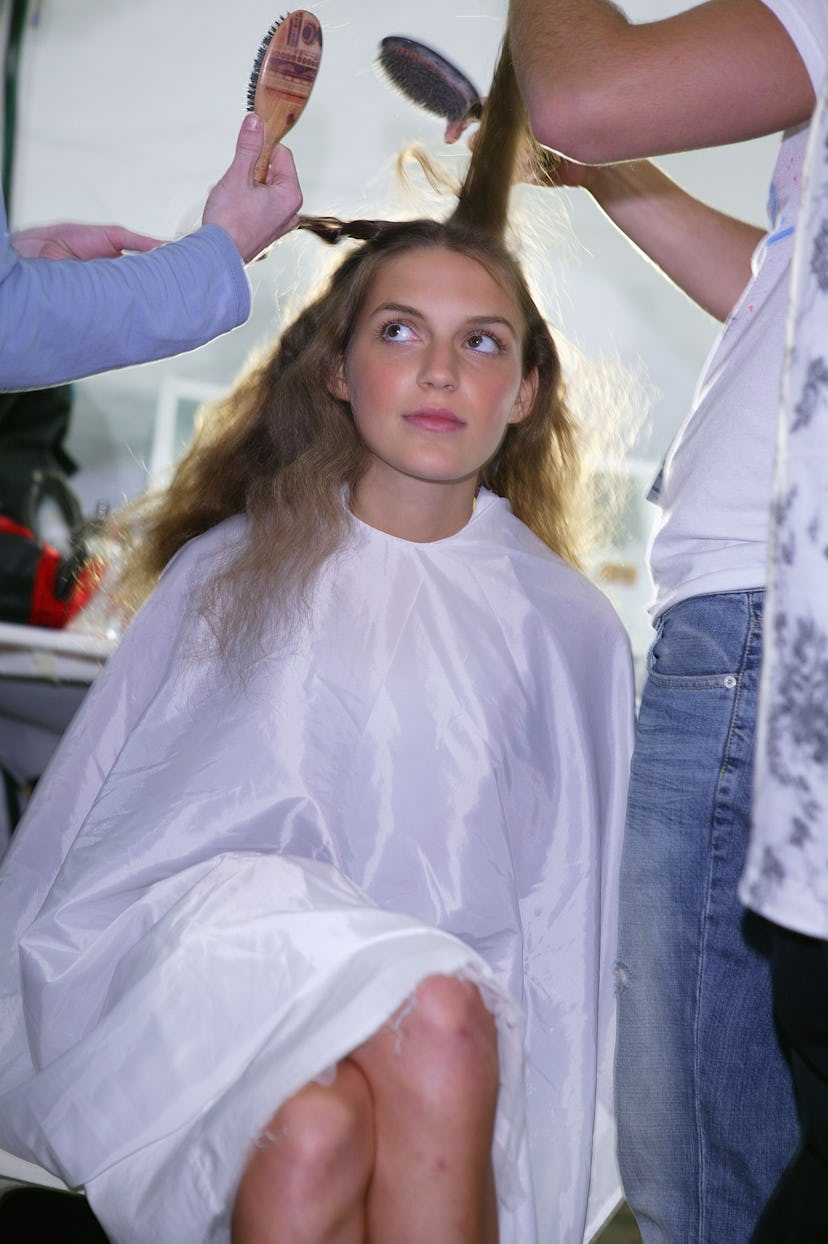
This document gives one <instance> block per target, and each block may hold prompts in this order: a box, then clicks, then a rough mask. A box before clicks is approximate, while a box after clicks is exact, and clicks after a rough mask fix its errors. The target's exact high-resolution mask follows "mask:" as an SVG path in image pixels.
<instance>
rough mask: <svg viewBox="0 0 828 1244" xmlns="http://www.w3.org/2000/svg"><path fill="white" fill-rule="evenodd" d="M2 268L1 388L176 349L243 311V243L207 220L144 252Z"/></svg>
mask: <svg viewBox="0 0 828 1244" xmlns="http://www.w3.org/2000/svg"><path fill="white" fill-rule="evenodd" d="M4 258H5V262H4V263H3V265H2V268H0V389H25V388H34V387H43V386H46V385H50V384H58V383H60V382H62V381H66V380H73V379H76V378H78V377H80V376H84V375H91V374H93V373H95V372H100V371H107V370H109V369H110V368H113V367H123V366H127V365H129V364H132V363H142V362H147V361H150V360H152V359H157V358H163V357H166V356H168V355H173V354H180V353H182V352H184V351H186V350H192V349H195V348H196V346H200V345H203V344H204V342H205V341H209V340H210V339H211V338H212V337H214V336H216V335H218V334H219V333H222V332H227V331H228V330H229V329H231V328H234V327H235V326H236V325H237V324H240V323H241V322H242V321H243V320H244V319H246V317H247V315H248V314H249V310H250V291H249V286H248V284H247V278H246V277H245V275H244V270H243V267H242V263H241V258H240V257H239V255H238V252H237V250H236V248H235V246H234V245H233V243H232V242H231V241H230V239H229V238H228V237H227V235H226V234H224V232H223V231H222V230H218V229H217V228H216V227H215V226H211V227H210V229H208V230H200V231H199V232H198V233H195V234H193V235H190V236H189V237H187V238H182V239H181V240H180V241H179V242H173V243H170V244H169V245H167V246H162V247H159V248H158V249H157V250H155V251H153V252H151V253H150V254H146V255H134V256H129V255H127V256H124V257H123V258H120V259H98V260H86V261H83V260H70V259H65V260H51V259H40V260H20V259H19V258H18V257H17V256H16V255H15V254H14V253H13V252H11V251H9V252H7V253H6V255H5V257H4Z"/></svg>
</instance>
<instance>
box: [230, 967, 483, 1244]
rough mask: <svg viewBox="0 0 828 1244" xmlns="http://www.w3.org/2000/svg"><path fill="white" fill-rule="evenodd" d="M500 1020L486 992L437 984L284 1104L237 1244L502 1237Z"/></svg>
mask: <svg viewBox="0 0 828 1244" xmlns="http://www.w3.org/2000/svg"><path fill="white" fill-rule="evenodd" d="M497 1091H498V1057H497V1035H496V1031H495V1025H494V1020H493V1018H492V1016H491V1014H490V1012H489V1011H488V1010H487V1009H486V1007H485V1006H484V1004H483V1002H482V1000H481V998H480V994H479V993H478V991H477V989H476V988H475V987H474V986H473V985H471V984H469V983H467V982H464V981H459V980H456V979H455V978H454V977H440V976H436V977H431V978H430V979H428V980H426V981H424V982H423V983H422V984H421V985H420V987H419V988H418V989H417V991H416V993H415V994H414V996H413V998H411V999H410V1000H409V1001H408V1002H406V1003H405V1005H404V1006H403V1007H402V1008H401V1010H400V1012H399V1013H398V1014H397V1016H395V1017H394V1019H393V1020H392V1021H390V1022H389V1023H388V1024H386V1025H385V1026H384V1027H383V1028H382V1029H381V1030H380V1031H379V1032H378V1033H376V1034H375V1035H374V1036H373V1037H372V1038H371V1039H370V1040H369V1041H367V1042H366V1043H365V1044H364V1045H362V1046H360V1047H359V1048H358V1049H357V1050H355V1051H354V1052H353V1053H352V1054H351V1056H350V1058H347V1059H345V1060H343V1062H341V1063H340V1064H339V1067H338V1069H337V1075H336V1080H335V1081H334V1083H333V1084H332V1085H330V1086H324V1087H323V1086H322V1085H319V1084H316V1083H313V1084H308V1085H306V1086H305V1087H304V1088H303V1089H301V1090H300V1092H298V1093H297V1094H296V1095H295V1096H294V1097H292V1098H291V1099H290V1100H289V1101H287V1102H285V1103H284V1105H282V1106H281V1107H280V1108H279V1110H277V1111H276V1113H275V1115H274V1116H273V1118H272V1119H271V1121H270V1123H269V1124H268V1126H267V1128H266V1129H265V1132H264V1134H263V1136H262V1138H261V1140H260V1142H259V1145H258V1146H257V1147H256V1149H254V1151H253V1153H252V1155H251V1157H250V1159H249V1161H248V1163H247V1166H246V1167H245V1170H244V1174H243V1176H242V1180H241V1183H240V1186H239V1191H238V1193H237V1196H236V1201H235V1205H234V1209H233V1222H232V1241H233V1244H366V1242H370V1244H389V1242H393V1244H423V1242H424V1241H428V1244H497V1238H498V1232H497V1204H496V1198H495V1192H494V1179H493V1176H492V1165H491V1147H492V1131H493V1127H494V1115H495V1106H496V1103H497Z"/></svg>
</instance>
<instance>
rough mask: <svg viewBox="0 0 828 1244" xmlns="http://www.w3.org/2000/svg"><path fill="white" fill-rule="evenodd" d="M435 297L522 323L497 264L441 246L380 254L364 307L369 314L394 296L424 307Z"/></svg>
mask: <svg viewBox="0 0 828 1244" xmlns="http://www.w3.org/2000/svg"><path fill="white" fill-rule="evenodd" d="M412 300H413V302H412ZM435 300H437V301H438V302H439V303H440V304H441V305H446V304H451V305H452V306H453V307H455V308H456V309H458V310H459V309H460V308H462V307H463V306H464V305H467V306H468V307H469V312H470V314H473V315H487V314H491V315H498V316H502V315H508V316H509V318H511V319H514V320H515V326H516V327H519V326H520V325H521V324H522V320H523V317H522V315H521V313H520V310H519V307H518V304H517V301H516V299H515V296H514V294H513V292H512V290H511V289H510V288H509V285H508V283H507V282H506V280H505V279H503V278H502V276H501V274H500V272H499V271H498V269H497V268H496V267H494V266H493V265H492V264H491V263H489V262H485V261H484V259H483V258H482V257H481V258H478V257H477V256H475V255H473V254H468V253H466V252H465V251H460V250H455V249H453V248H451V247H446V246H439V245H438V246H418V247H412V248H411V249H409V250H404V251H400V252H397V253H396V254H393V255H389V256H388V257H387V258H384V259H383V261H382V262H381V264H380V265H379V266H378V267H377V269H376V270H375V271H374V273H373V275H372V277H371V279H370V281H369V283H368V286H367V288H366V291H365V298H364V299H363V303H362V311H363V312H364V313H366V314H369V315H370V314H372V313H373V310H374V309H375V308H376V306H377V305H381V304H384V303H386V302H395V301H396V302H398V303H401V304H405V305H417V306H418V305H419V302H422V303H423V307H422V309H423V310H426V309H428V307H430V306H432V305H433V304H434V302H435Z"/></svg>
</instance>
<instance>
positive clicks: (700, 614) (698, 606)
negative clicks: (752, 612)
mask: <svg viewBox="0 0 828 1244" xmlns="http://www.w3.org/2000/svg"><path fill="white" fill-rule="evenodd" d="M737 604H738V602H737V601H734V599H733V598H732V597H731V595H730V594H727V595H725V596H706V597H694V598H693V599H691V600H689V601H682V602H680V603H679V604H678V605H675V606H674V607H673V608H672V609H668V610H667V612H666V613H664V614H663V615H662V616H661V617H660V618H659V619H658V621H657V623H656V634H655V639H654V640H653V643H652V646H651V648H650V651H649V653H648V656H647V673H648V677H649V678H650V679H651V680H652V681H653V682H654V683H657V684H658V685H660V686H664V687H675V688H677V689H678V688H682V687H685V688H687V689H690V690H707V689H713V690H725V691H732V690H734V689H735V688H736V687H737V686H738V685H739V679H740V675H741V672H742V669H743V663H744V654H745V643H746V634H747V625H748V618H747V613H746V611H745V610H739V609H737V608H735V607H734V606H736V605H737Z"/></svg>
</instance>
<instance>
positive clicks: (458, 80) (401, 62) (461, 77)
mask: <svg viewBox="0 0 828 1244" xmlns="http://www.w3.org/2000/svg"><path fill="white" fill-rule="evenodd" d="M377 65H378V66H379V68H380V69H381V70H382V72H383V74H384V75H385V77H386V78H387V79H388V81H389V82H390V83H391V85H392V86H394V87H396V89H397V90H398V91H400V92H401V93H402V94H403V95H405V96H406V98H407V99H410V100H412V101H413V102H414V103H415V104H419V106H420V107H421V108H424V109H425V110H426V112H430V113H433V114H434V115H435V116H438V117H443V118H444V120H446V121H447V122H448V126H447V127H446V142H449V143H451V142H455V141H456V140H457V139H458V138H459V137H460V135H461V134H462V133H463V130H464V129H465V128H466V126H467V125H469V124H471V122H472V121H479V120H480V117H481V115H482V113H483V100H482V99H481V97H480V92H479V91H478V89H477V87H476V86H475V85H474V83H473V82H472V81H471V80H470V79H469V78H467V77H466V75H465V74H464V73H463V71H462V70H461V69H458V67H457V66H456V65H455V64H453V63H452V62H451V61H450V60H448V59H447V57H445V56H443V55H442V54H441V53H440V52H438V51H436V50H435V49H434V48H433V47H429V45H428V44H427V43H419V42H418V41H417V40H416V39H408V38H406V37H405V36H404V35H388V36H387V37H386V38H385V39H383V40H382V42H381V43H380V50H379V56H378V57H377Z"/></svg>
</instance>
